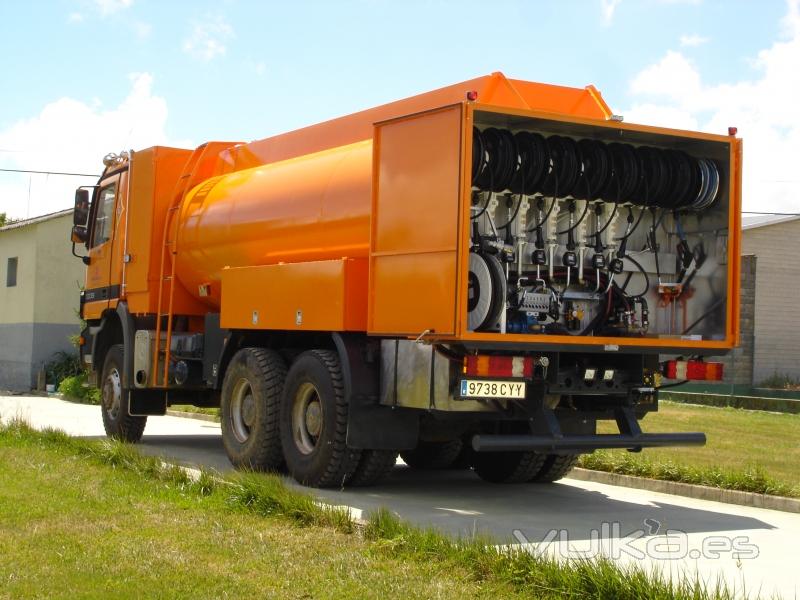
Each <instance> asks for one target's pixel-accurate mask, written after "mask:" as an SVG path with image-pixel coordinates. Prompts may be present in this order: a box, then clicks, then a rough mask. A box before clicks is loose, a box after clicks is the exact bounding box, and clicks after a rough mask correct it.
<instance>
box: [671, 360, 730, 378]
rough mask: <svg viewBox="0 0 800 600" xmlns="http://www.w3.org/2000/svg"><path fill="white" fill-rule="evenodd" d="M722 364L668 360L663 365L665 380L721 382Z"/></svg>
mask: <svg viewBox="0 0 800 600" xmlns="http://www.w3.org/2000/svg"><path fill="white" fill-rule="evenodd" d="M722 376H723V364H722V363H717V362H704V361H702V360H670V361H667V363H666V365H664V377H666V378H667V379H688V380H689V381H721V380H722Z"/></svg>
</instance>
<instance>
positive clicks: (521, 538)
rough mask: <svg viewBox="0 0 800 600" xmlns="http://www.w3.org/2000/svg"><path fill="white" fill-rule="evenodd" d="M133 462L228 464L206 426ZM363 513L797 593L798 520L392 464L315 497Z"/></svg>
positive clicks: (42, 407)
mask: <svg viewBox="0 0 800 600" xmlns="http://www.w3.org/2000/svg"><path fill="white" fill-rule="evenodd" d="M14 416H19V417H21V418H24V419H25V420H27V421H28V422H30V423H31V424H32V425H33V426H35V427H38V428H41V427H48V426H49V427H57V428H59V429H63V430H64V431H66V432H68V433H70V434H72V435H78V436H89V437H93V436H102V435H103V434H104V432H103V426H102V422H101V420H100V412H99V408H98V407H96V406H85V405H78V404H72V403H68V402H64V401H61V400H58V399H56V398H42V397H30V396H0V418H4V419H7V418H11V417H14ZM141 448H142V450H143V451H145V452H147V453H151V454H157V455H162V456H165V457H169V458H172V459H175V460H177V461H179V462H181V463H184V464H187V465H193V466H203V467H207V468H212V469H216V470H219V471H222V472H224V471H227V470H229V469H230V468H231V467H230V464H229V463H228V460H227V458H226V456H225V453H224V450H223V448H222V442H221V438H220V434H219V426H218V425H217V424H215V423H210V422H205V421H198V420H192V419H184V418H179V417H170V416H166V417H151V418H150V419H149V421H148V424H147V429H146V430H145V436H144V439H143V441H142V444H141ZM315 493H316V494H317V495H318V496H320V497H321V498H323V499H325V500H328V501H330V502H332V503H334V504H337V505H347V506H350V507H354V508H356V509H359V510H361V511H364V512H365V513H368V512H369V511H371V510H374V509H376V508H378V507H388V508H389V509H391V510H392V511H394V512H395V513H397V514H398V515H400V516H401V517H403V518H404V519H406V520H408V521H410V522H413V523H416V524H418V525H422V526H434V527H436V528H438V529H440V530H442V531H445V532H447V533H450V534H453V535H472V534H473V533H475V532H479V533H483V534H488V535H491V536H492V537H494V538H495V539H496V540H497V541H498V543H503V544H506V543H508V544H518V545H522V547H525V548H528V549H530V550H531V551H541V552H548V553H550V554H554V555H557V556H563V557H567V556H578V555H582V556H585V557H592V556H595V555H597V554H598V553H603V554H604V555H606V556H610V557H612V558H614V559H615V560H617V561H618V562H620V563H623V564H625V563H637V564H640V565H641V566H643V567H645V568H652V567H656V568H659V569H661V570H662V572H663V573H665V574H675V575H681V574H688V575H689V576H690V577H693V576H695V574H699V575H700V576H701V577H702V578H703V579H704V580H705V581H707V582H709V583H710V584H711V585H713V584H714V582H715V581H716V580H717V579H718V578H720V579H723V580H725V581H726V582H727V583H728V585H729V586H735V587H736V589H737V590H738V591H742V590H744V592H746V593H749V594H751V595H754V596H755V595H757V594H759V593H761V594H762V595H763V596H764V597H769V596H770V595H772V594H773V593H779V594H780V595H781V596H782V597H784V598H796V597H797V596H798V594H800V573H798V569H797V565H798V559H799V558H800V552H799V551H798V548H797V540H798V539H800V515H798V514H792V513H784V512H779V511H773V510H765V509H759V508H750V507H743V506H735V505H730V504H723V503H719V502H710V501H705V500H695V499H690V498H685V497H681V496H671V495H667V494H660V493H656V492H649V491H644V490H636V489H631V488H622V487H614V486H609V485H605V484H600V483H593V482H586V481H577V480H571V479H565V480H563V481H561V482H559V483H556V484H553V485H521V486H502V485H500V486H498V485H492V484H488V483H485V482H483V481H481V480H479V479H478V478H477V477H475V476H474V475H473V474H472V473H470V472H469V471H446V472H428V473H426V472H419V471H413V470H411V469H408V468H406V467H405V466H404V465H402V463H399V464H398V467H397V468H396V469H395V471H394V473H393V474H392V476H391V477H390V478H389V479H388V480H387V481H386V482H385V483H383V484H381V485H378V486H375V487H372V488H363V489H356V490H352V491H351V490H344V491H340V490H316V491H315Z"/></svg>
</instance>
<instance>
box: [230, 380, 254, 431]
mask: <svg viewBox="0 0 800 600" xmlns="http://www.w3.org/2000/svg"><path fill="white" fill-rule="evenodd" d="M230 416H231V429H233V435H234V437H235V438H236V439H237V440H238V441H239V443H242V444H243V443H245V442H246V441H247V440H248V439H250V432H251V431H252V428H253V425H254V424H255V420H256V399H255V397H254V396H253V388H252V387H251V385H250V382H249V381H247V380H246V379H240V380H239V381H238V382H236V385H235V386H234V388H233V394H232V397H231V408H230Z"/></svg>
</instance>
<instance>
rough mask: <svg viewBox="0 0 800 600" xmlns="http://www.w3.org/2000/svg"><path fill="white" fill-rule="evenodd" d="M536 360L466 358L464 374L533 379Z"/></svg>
mask: <svg viewBox="0 0 800 600" xmlns="http://www.w3.org/2000/svg"><path fill="white" fill-rule="evenodd" d="M534 365H535V359H534V358H533V357H531V356H486V355H477V356H475V355H470V356H466V357H464V373H465V374H466V375H471V376H474V377H527V378H530V377H533V367H534Z"/></svg>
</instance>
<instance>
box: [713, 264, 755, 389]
mask: <svg viewBox="0 0 800 600" xmlns="http://www.w3.org/2000/svg"><path fill="white" fill-rule="evenodd" d="M757 263H758V259H757V257H755V256H752V255H745V256H742V269H741V288H740V289H739V293H740V296H739V306H740V310H741V312H740V316H739V331H740V334H739V346H738V347H737V348H736V349H735V350H734V351H733V352H731V353H730V354H729V355H728V356H726V357H724V358H722V359H719V360H721V362H723V363H724V364H725V367H724V379H723V383H728V384H732V385H735V386H745V387H750V386H751V385H753V367H754V350H755V344H754V342H755V314H756V313H755V311H756V308H755V302H756V264H757ZM715 360H717V359H715Z"/></svg>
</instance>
